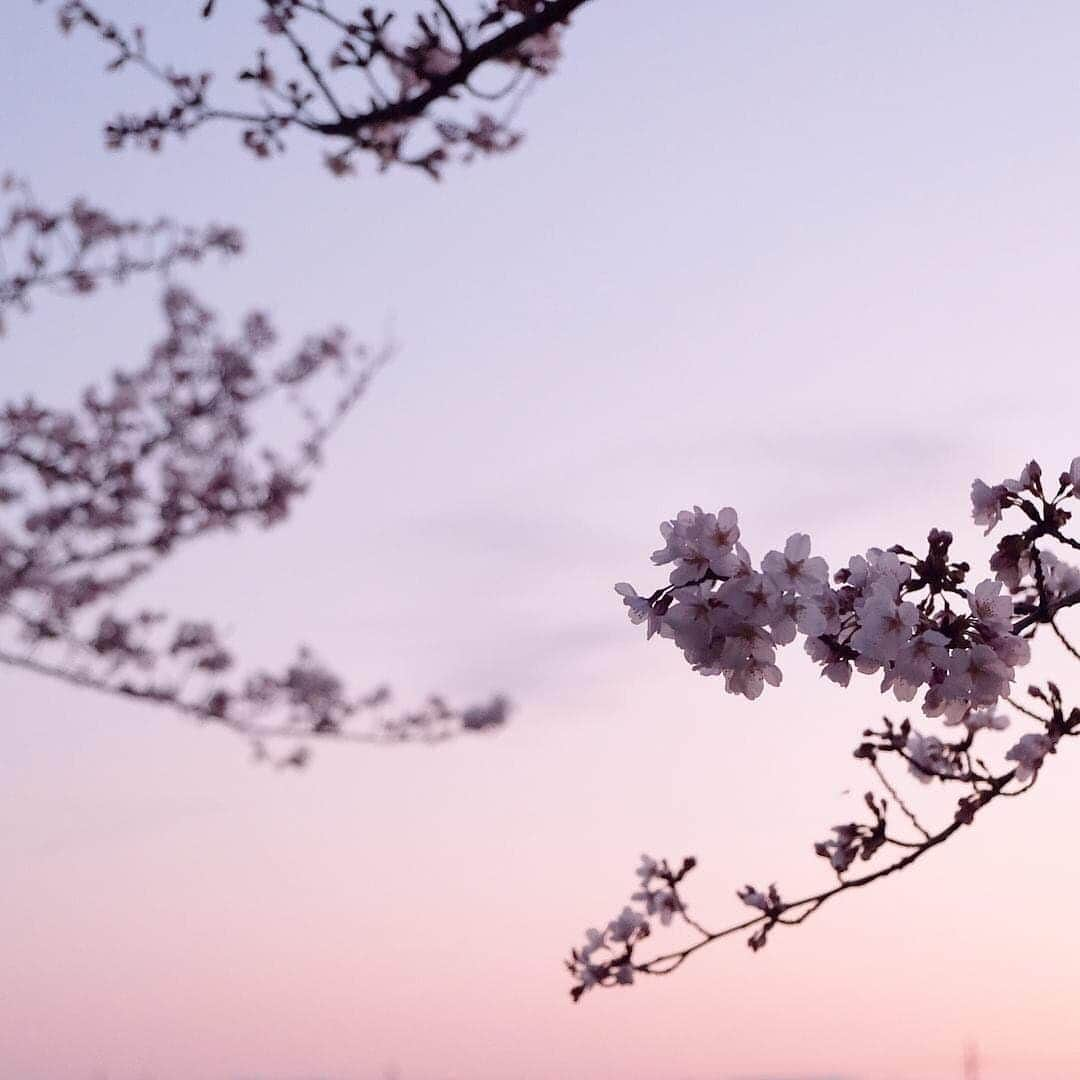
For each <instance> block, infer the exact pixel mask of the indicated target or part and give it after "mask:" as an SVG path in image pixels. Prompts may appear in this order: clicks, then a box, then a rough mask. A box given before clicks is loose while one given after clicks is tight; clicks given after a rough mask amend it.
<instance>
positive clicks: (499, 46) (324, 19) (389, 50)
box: [39, 0, 588, 178]
mask: <svg viewBox="0 0 1080 1080" xmlns="http://www.w3.org/2000/svg"><path fill="white" fill-rule="evenodd" d="M39 2H40V0H39ZM587 2H588V0H493V2H483V3H480V4H479V5H478V10H477V12H476V14H475V15H474V16H473V17H472V18H471V19H465V18H463V17H462V16H460V15H458V14H456V13H455V12H454V11H453V9H452V8H451V5H450V4H449V3H446V2H444V0H436V2H434V3H433V4H432V5H431V7H430V8H429V9H428V10H427V11H425V12H421V13H420V14H418V15H416V16H415V18H414V19H412V20H406V19H401V18H398V17H397V16H396V14H395V13H394V12H393V11H387V12H382V11H379V10H377V9H376V8H374V7H364V8H362V9H361V10H360V12H359V13H358V14H357V15H356V16H355V18H354V17H353V16H352V15H351V14H349V15H345V14H342V13H341V9H344V10H348V11H351V12H354V11H355V10H356V9H355V8H353V7H351V6H349V5H340V6H339V5H331V4H330V3H328V2H325V0H257V3H255V7H256V8H257V9H258V10H260V11H261V12H262V15H261V17H260V19H259V24H260V28H261V32H262V34H263V35H264V36H265V37H266V43H265V44H264V45H262V46H259V47H258V48H257V49H256V51H255V56H254V60H253V61H252V62H251V63H250V64H249V66H247V67H245V68H244V69H243V70H241V71H240V72H239V74H238V75H237V78H238V80H239V81H241V82H243V83H246V84H250V86H251V87H253V88H254V91H255V93H254V94H253V95H251V96H253V97H254V98H255V105H254V107H252V106H250V105H249V106H247V107H242V106H241V107H234V106H233V105H231V104H230V105H227V106H226V105H222V104H219V103H218V102H217V101H216V100H211V86H212V84H213V83H214V82H215V78H216V77H215V74H214V73H213V72H210V71H199V72H191V71H187V72H182V71H179V70H177V69H175V68H173V67H171V66H168V65H163V64H161V63H160V62H158V61H157V60H155V59H152V58H151V57H150V55H149V53H148V51H147V43H146V33H145V31H144V30H143V28H142V27H136V28H135V29H133V30H132V31H131V32H126V31H124V30H122V29H121V28H120V27H118V26H117V25H116V24H115V23H114V22H111V21H109V20H108V19H107V18H105V17H104V16H102V15H101V14H99V12H98V11H97V10H96V9H95V8H93V7H91V5H89V4H87V3H84V2H83V0H63V2H62V3H60V4H59V5H58V18H59V24H60V27H61V29H62V30H63V31H64V32H65V33H66V32H69V31H71V30H73V29H74V28H76V27H80V26H81V27H85V28H87V29H89V30H90V31H92V32H93V33H94V34H95V35H96V36H97V37H98V38H99V39H100V40H101V41H102V42H103V43H104V44H105V45H106V46H108V48H109V49H110V50H111V53H112V56H111V59H110V61H109V64H108V67H109V69H110V70H118V69H120V68H124V67H128V66H133V67H137V68H140V69H142V70H143V71H144V72H146V73H147V74H149V75H150V76H151V77H152V78H154V79H155V80H157V81H158V82H160V83H162V84H163V85H164V86H165V87H166V88H167V90H168V92H169V100H168V101H167V103H166V104H165V105H163V106H159V107H156V108H153V109H150V110H148V111H145V112H140V113H132V114H126V115H122V116H119V117H117V118H116V119H115V120H114V121H112V122H111V123H110V124H108V126H107V127H106V129H105V137H106V143H107V145H108V146H110V147H113V148H119V147H122V146H125V145H127V144H128V143H134V144H136V145H139V146H143V147H146V148H149V149H152V150H157V149H159V148H160V147H161V145H162V142H163V140H164V139H165V138H166V137H167V136H169V135H175V136H183V135H186V134H188V133H189V132H192V131H194V130H195V129H197V128H199V127H202V126H203V125H205V124H207V123H212V122H226V123H232V124H238V125H240V127H241V130H242V140H243V143H244V145H245V146H246V147H247V148H248V149H249V150H250V151H252V152H253V153H255V154H256V155H257V156H259V157H269V156H271V155H272V154H275V153H278V152H280V151H282V150H284V148H285V137H286V135H287V134H288V132H289V131H291V130H294V129H295V130H300V131H303V132H306V133H308V134H310V135H313V136H316V137H318V138H320V139H323V140H326V141H327V142H328V144H329V145H330V147H331V149H329V150H328V151H327V152H326V154H325V161H326V164H327V166H328V167H329V168H330V169H331V171H332V172H334V173H335V174H337V175H344V174H347V173H351V172H353V170H354V162H355V159H356V157H357V155H360V154H369V155H371V156H373V157H374V159H375V160H376V162H377V165H378V168H379V169H380V170H384V169H387V168H389V167H390V166H391V165H407V166H412V167H414V168H419V169H422V170H424V171H425V172H427V173H428V174H429V175H431V176H432V177H436V178H437V177H438V176H439V175H440V174H441V171H442V169H443V167H444V166H445V165H446V164H447V162H448V161H450V160H451V159H452V158H455V157H456V158H458V159H459V160H463V161H470V160H472V159H473V158H474V157H476V156H477V155H486V154H496V153H502V152H505V151H507V150H510V149H513V147H515V146H516V145H517V144H518V142H519V141H520V139H521V134H520V132H518V131H516V130H514V129H513V127H512V123H513V119H514V115H515V113H516V112H517V109H518V107H519V106H520V104H521V101H522V99H523V96H524V94H525V93H527V91H528V89H529V86H530V85H531V83H532V81H533V80H535V79H536V78H538V77H542V76H545V75H548V74H550V72H551V71H552V70H553V69H554V67H555V64H556V63H557V61H558V59H559V56H560V55H561V32H562V29H563V27H564V26H565V25H566V24H567V23H568V22H569V20H570V17H571V15H572V14H573V13H574V12H575V11H576V10H577V9H578V8H579V7H581V6H583V5H584V4H585V3H587ZM214 7H215V5H214V4H213V3H209V4H206V5H205V6H204V7H203V9H202V14H203V16H204V17H209V16H211V15H213V13H214ZM402 23H405V24H406V25H404V26H402V25H401V24H402ZM485 80H486V81H485ZM249 100H250V99H249ZM500 101H502V102H505V104H506V108H505V109H504V111H503V112H502V114H501V115H496V113H495V112H493V111H492V108H491V105H492V103H493V102H500Z"/></svg>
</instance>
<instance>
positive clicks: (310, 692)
mask: <svg viewBox="0 0 1080 1080" xmlns="http://www.w3.org/2000/svg"><path fill="white" fill-rule="evenodd" d="M38 2H41V0H38ZM585 2H586V0H491V2H484V3H481V4H480V5H479V6H478V9H477V10H476V11H475V13H474V14H473V15H472V16H471V17H468V18H466V17H465V16H463V15H461V14H459V13H456V12H455V11H454V10H453V8H452V7H451V5H450V4H449V3H445V2H443V0H436V2H435V3H434V4H432V5H431V6H430V7H427V8H424V7H423V6H422V7H421V10H419V11H418V12H416V13H415V14H414V17H413V18H412V19H405V18H402V17H399V15H398V13H396V12H394V11H379V10H376V9H375V8H374V7H360V8H359V9H357V8H356V6H355V5H344V4H343V5H332V4H330V3H328V2H326V0H258V2H256V3H254V5H253V6H254V11H255V12H256V13H257V15H258V18H257V19H256V20H255V22H254V29H255V33H256V35H257V37H258V39H259V41H258V43H257V44H256V45H255V46H254V50H253V55H250V54H249V62H248V63H247V66H245V67H244V68H242V69H241V70H240V71H239V72H238V74H237V75H236V82H237V84H238V91H239V94H240V100H239V101H229V102H226V103H222V102H219V101H218V99H217V98H216V97H215V96H214V95H215V94H216V92H217V87H216V79H215V73H214V72H211V71H205V70H197V71H193V70H180V69H178V68H176V67H173V66H172V65H171V64H169V63H167V62H163V61H159V60H158V59H156V58H154V57H152V56H151V54H150V52H149V49H148V45H147V33H146V30H145V29H144V28H143V27H141V26H140V27H134V28H132V29H131V30H130V31H127V30H124V29H121V28H120V27H119V26H118V25H117V24H116V23H115V22H113V21H112V20H110V19H109V18H108V17H107V16H105V15H104V14H102V13H101V12H99V11H98V10H97V9H96V8H95V7H93V6H91V5H90V4H87V3H84V2H83V0H60V2H59V3H56V4H55V5H52V6H53V7H54V8H55V11H56V15H57V19H58V24H59V27H60V29H61V30H62V31H63V32H64V33H71V32H72V31H75V30H80V29H81V30H85V31H89V32H90V33H91V34H92V35H94V36H95V37H96V38H97V39H98V40H99V41H100V42H101V43H102V44H103V45H104V46H105V47H106V49H107V51H108V64H107V67H108V69H109V70H111V71H117V70H120V69H123V68H136V69H138V70H140V71H141V72H142V73H144V74H145V75H147V76H149V77H150V79H151V80H153V81H155V82H156V83H158V84H159V85H160V86H161V87H162V88H163V89H164V91H165V95H166V101H165V103H164V104H161V105H157V106H152V107H150V108H149V109H145V110H143V111H139V112H134V113H130V114H125V115H122V116H120V117H117V118H116V119H115V120H114V121H112V122H111V123H109V124H108V125H107V126H106V129H105V138H106V145H107V146H108V147H110V148H113V149H115V148H120V147H123V146H126V145H129V144H133V145H136V146H139V147H143V148H148V149H151V150H158V149H160V148H161V147H162V146H163V145H164V143H165V142H166V140H168V139H170V138H172V137H184V136H187V135H189V134H191V133H192V132H194V131H196V130H197V129H199V128H202V127H204V126H206V125H209V124H213V123H226V124H233V125H239V127H240V130H241V141H242V143H243V145H244V146H246V147H247V149H248V150H250V151H251V152H253V153H254V154H255V155H256V156H258V157H260V158H269V157H272V156H275V155H277V154H278V153H280V152H281V151H282V150H284V148H285V145H286V139H287V138H288V137H289V136H291V135H292V134H294V133H303V134H305V135H308V136H313V137H315V138H317V139H318V140H319V141H320V142H321V143H322V144H323V146H324V148H325V149H324V158H325V162H326V165H327V167H328V168H329V169H330V171H331V172H332V173H333V174H335V175H338V176H341V175H345V174H349V173H353V172H354V171H355V163H356V161H357V160H358V159H360V158H361V157H365V156H366V157H367V158H368V159H369V160H372V161H373V162H374V163H375V165H376V168H377V169H378V171H385V170H387V169H389V168H390V167H391V166H397V165H401V166H410V167H413V168H416V169H420V170H422V171H423V172H424V173H426V174H428V175H429V176H431V177H434V178H438V177H439V176H440V175H441V172H442V170H443V168H444V166H445V165H446V164H447V163H449V162H450V161H452V160H455V159H456V160H462V161H469V160H472V159H473V158H475V157H477V156H478V155H490V154H496V153H502V152H505V151H508V150H511V149H513V148H514V147H515V146H517V145H518V143H519V142H520V139H521V133H520V131H518V130H516V129H515V128H513V127H512V126H511V125H512V122H513V119H514V116H515V114H516V112H517V110H518V109H519V108H520V105H521V103H522V101H523V99H524V97H525V95H526V94H527V93H528V91H529V89H530V88H531V86H532V85H533V83H534V82H535V80H536V79H538V78H542V77H544V76H546V75H548V74H550V73H551V72H552V70H553V69H554V67H555V65H556V62H557V60H558V58H559V56H560V54H561V38H562V33H563V29H564V28H565V26H566V24H567V23H568V21H569V18H570V16H571V14H572V13H573V12H574V11H575V10H576V9H577V8H579V7H581V6H582V5H583V4H584V3H585ZM214 8H215V3H214V0H207V2H202V3H200V9H201V10H200V11H199V13H200V14H201V15H202V17H203V18H210V17H211V16H213V15H214ZM194 10H195V9H193V12H194ZM498 103H502V112H501V114H499V115H496V114H495V113H494V112H493V111H492V109H493V107H494V105H497V104H498ZM0 196H3V198H4V199H5V200H6V205H5V206H4V208H3V209H2V210H0V319H2V318H3V316H4V314H5V312H7V311H21V312H26V311H28V310H30V307H31V299H32V296H33V294H35V293H36V292H38V291H43V290H51V291H59V292H61V293H68V294H75V295H79V294H86V293H88V292H92V291H93V290H94V289H96V288H97V287H98V286H99V285H101V284H102V283H103V282H105V281H110V280H111V281H116V282H123V281H124V280H126V279H127V278H129V277H130V276H131V275H133V274H137V273H146V272H155V273H159V274H162V275H166V276H168V275H169V274H170V273H171V272H172V271H173V270H174V269H175V268H177V267H178V266H180V265H183V264H189V265H190V264H194V263H197V262H199V261H201V260H202V259H203V258H205V257H206V256H207V255H209V254H211V253H214V252H216V253H218V254H220V255H222V256H224V257H232V256H234V255H237V254H239V252H240V250H241V248H242V239H241V236H240V233H239V232H238V231H237V230H236V229H234V228H232V227H225V226H217V225H214V226H209V227H205V228H192V227H189V226H181V225H178V224H177V223H176V222H174V221H173V220H172V219H169V218H161V219H159V220H156V221H153V222H144V221H140V220H135V219H128V218H123V217H121V216H118V215H114V214H112V213H110V212H108V211H105V210H102V209H100V208H98V207H96V206H94V205H92V204H91V203H89V202H87V201H86V200H85V199H75V200H73V201H72V202H71V203H70V205H69V206H67V207H64V208H62V209H60V210H49V209H46V208H44V207H43V206H41V205H40V204H39V203H38V202H37V201H36V200H35V199H34V196H33V193H32V191H31V190H30V188H29V187H28V186H27V185H26V184H25V183H23V182H20V181H17V180H15V179H13V178H10V177H9V178H6V179H5V180H4V181H3V184H2V187H0ZM162 315H163V320H164V330H163V334H162V337H161V339H160V341H158V342H157V343H156V344H155V345H154V346H153V347H152V348H151V349H150V351H149V354H148V357H147V359H146V360H145V361H144V362H143V363H142V364H141V365H138V366H134V367H131V368H129V369H127V370H124V371H116V372H114V373H113V375H112V377H111V378H110V379H109V380H107V381H106V382H105V383H103V384H101V385H98V386H91V387H89V388H87V390H86V391H85V392H84V394H83V396H82V399H81V401H80V403H79V405H78V407H76V408H74V409H57V408H50V407H48V406H46V405H44V404H41V403H39V402H37V401H36V400H35V399H34V398H33V397H26V398H25V399H24V400H22V401H18V402H14V401H13V402H10V403H9V404H8V405H7V406H6V407H5V408H4V409H3V412H2V413H0V664H4V665H7V666H9V667H13V668H18V669H22V670H25V671H31V672H35V673H38V674H41V675H45V676H49V677H51V678H56V679H60V680H62V681H64V682H67V683H71V684H74V685H76V686H79V687H84V688H87V689H91V690H94V691H96V692H99V693H103V694H111V695H118V696H122V697H127V698H135V699H138V700H140V701H143V702H146V703H147V704H152V705H155V706H158V707H161V708H165V709H168V710H171V711H172V712H174V713H179V714H182V715H185V716H188V717H191V718H194V719H196V720H199V721H202V722H205V723H211V724H215V725H219V726H224V727H226V728H229V729H230V730H233V731H236V732H238V733H240V734H242V735H244V736H246V737H248V738H250V739H251V740H253V742H254V745H255V746H256V748H257V750H258V752H259V753H260V755H263V756H265V755H266V754H267V753H268V751H267V750H266V747H267V745H268V744H269V743H270V742H271V741H272V740H274V739H277V738H288V739H291V740H293V743H294V748H293V749H292V750H290V751H288V752H287V753H286V754H285V755H284V756H278V758H277V760H279V761H280V762H281V763H283V764H292V765H299V764H303V762H304V761H305V759H306V756H307V753H308V745H309V743H310V740H311V739H312V738H315V737H334V738H336V739H348V740H353V741H362V742H370V743H388V742H403V741H417V740H419V741H428V742H431V741H440V740H442V739H445V738H448V737H450V736H452V735H455V734H458V733H462V732H488V731H493V730H496V729H498V728H499V727H501V726H502V724H503V723H504V722H505V719H506V716H507V710H508V705H507V702H506V699H505V698H503V697H501V696H496V697H494V698H492V699H490V700H489V701H487V702H484V703H480V704H475V705H471V706H466V707H452V706H450V705H448V704H447V703H446V702H445V701H443V699H442V698H441V697H439V696H437V695H433V696H431V697H430V698H428V699H427V700H426V702H424V704H422V705H421V706H419V707H417V708H414V709H411V710H405V711H396V710H392V709H390V708H389V692H388V691H387V690H386V688H385V687H375V688H373V689H370V690H367V691H365V692H358V691H351V690H349V689H347V687H346V684H345V681H344V680H343V679H342V677H341V676H339V675H338V674H336V673H335V672H333V671H331V670H330V669H328V668H327V667H326V666H324V665H323V664H322V663H321V662H320V661H319V660H318V659H317V657H316V656H315V654H314V653H312V652H311V651H310V650H309V649H307V648H300V649H298V651H297V654H296V657H295V659H294V660H293V661H292V662H291V663H290V664H288V665H286V666H285V667H284V668H282V669H269V668H265V667H255V668H253V669H251V670H249V671H248V672H247V673H246V674H244V675H242V676H234V675H233V669H234V667H235V660H234V657H233V656H232V654H231V652H230V651H229V649H228V648H227V647H226V645H225V643H224V642H223V640H222V636H221V634H220V633H219V631H218V630H217V629H215V627H214V626H213V625H211V624H210V623H208V622H206V621H204V620H198V619H192V618H190V617H187V616H175V615H172V614H169V613H167V612H164V611H160V610H151V609H143V608H139V609H136V610H130V609H128V610H123V609H122V608H121V607H120V604H121V602H122V601H123V599H124V596H125V594H126V593H127V592H128V590H129V589H130V588H131V587H132V586H133V585H135V584H136V583H138V582H141V581H142V580H143V579H144V578H145V577H146V576H147V575H148V574H150V573H151V572H152V571H153V570H154V569H155V567H157V566H159V565H160V564H161V563H162V562H163V561H164V560H166V559H168V558H169V557H170V556H171V555H172V554H174V553H175V552H176V551H178V550H180V549H182V548H183V547H184V546H185V545H186V544H187V543H189V542H190V541H191V540H194V539H196V538H198V537H202V536H205V535H208V534H211V533H215V532H222V531H226V530H227V531H236V530H238V529H240V528H243V527H250V526H261V527H264V528H267V527H272V526H274V525H276V524H278V523H279V522H281V521H283V520H284V519H285V518H286V516H287V515H288V514H289V512H290V510H291V509H292V506H293V504H294V502H295V501H296V499H297V498H298V497H299V496H301V495H302V494H303V493H304V492H305V491H306V490H307V488H308V486H309V484H310V481H311V474H312V472H313V471H314V469H315V468H316V467H317V465H318V464H319V462H320V461H321V459H322V454H323V450H324V448H325V445H326V443H327V440H328V439H329V437H330V436H331V434H332V433H333V431H334V430H335V428H336V427H337V426H338V425H339V424H340V423H341V422H342V421H343V420H344V419H345V418H346V416H347V415H348V414H349V413H350V411H351V410H352V408H353V406H354V405H355V404H356V402H357V401H358V400H359V398H360V397H361V395H362V394H363V392H364V390H365V389H366V388H367V386H368V384H369V382H370V379H371V378H372V376H373V375H374V373H375V372H376V371H377V370H378V368H379V367H381V366H382V364H383V363H385V362H386V360H387V358H388V355H389V354H388V350H386V349H384V350H381V351H377V352H374V353H372V352H370V351H369V350H367V349H366V348H364V347H362V346H360V345H358V344H356V343H355V342H354V341H353V340H352V338H351V336H350V335H349V334H348V333H347V332H346V331H345V330H344V329H343V328H341V327H333V328H330V329H328V330H325V331H323V332H321V333H318V334H314V335H312V336H310V337H309V338H307V339H306V340H304V341H302V342H300V343H298V344H297V345H295V346H294V347H293V348H292V350H291V351H285V352H284V353H282V352H281V351H280V350H279V349H278V343H277V335H276V334H275V332H274V330H273V327H272V323H271V320H270V318H269V316H268V315H267V314H266V313H265V312H258V311H256V312H252V313H251V314H249V315H248V316H247V317H246V318H245V319H243V320H242V321H241V323H240V325H239V326H238V327H237V328H236V329H235V330H233V331H231V332H227V331H225V330H223V329H221V328H220V326H219V323H218V319H217V317H216V316H215V315H214V314H213V313H212V312H211V311H210V310H209V309H208V308H207V307H205V306H204V305H203V304H202V303H201V302H200V301H199V300H197V299H196V297H195V296H194V294H193V293H191V292H190V291H189V290H188V289H186V288H184V287H182V286H180V285H178V284H176V283H175V282H174V281H171V280H170V281H169V283H168V284H167V287H166V289H165V293H164V297H163V300H162ZM2 325H3V324H2V322H0V329H2ZM282 409H285V410H287V411H288V412H289V413H291V415H292V417H293V421H294V423H293V429H294V438H293V448H292V450H291V451H290V452H283V451H282V450H281V449H280V447H281V445H282V438H281V430H282V427H281V425H282V421H281V415H282ZM268 416H272V417H273V420H274V425H273V430H274V435H275V438H274V447H275V448H274V449H271V448H270V446H269V445H268V440H267V439H266V438H265V437H264V436H263V435H262V432H263V429H264V428H265V426H266V419H267V417H268ZM297 740H299V741H297Z"/></svg>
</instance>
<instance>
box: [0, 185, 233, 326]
mask: <svg viewBox="0 0 1080 1080" xmlns="http://www.w3.org/2000/svg"><path fill="white" fill-rule="evenodd" d="M242 248H243V240H242V237H241V235H240V233H239V231H238V230H237V229H235V228H232V227H231V226H223V225H209V226H204V227H201V228H194V227H191V226H184V225H178V224H177V223H176V222H175V221H172V220H170V219H169V218H165V217H161V218H158V219H157V220H155V221H139V220H137V219H133V218H119V217H117V216H116V215H114V214H112V213H111V212H109V211H108V210H104V209H102V208H101V207H98V206H94V205H93V204H92V203H90V202H88V201H87V200H86V199H82V198H76V199H72V200H71V202H70V203H69V204H68V205H67V206H65V207H63V208H62V209H59V210H52V209H47V208H46V207H44V206H42V205H41V203H40V202H39V201H38V200H37V199H35V198H34V194H33V192H32V190H31V188H30V186H29V184H27V183H26V181H24V180H20V179H19V178H17V177H15V176H12V175H10V174H9V175H5V176H3V177H0V331H2V330H3V315H4V311H5V309H7V308H11V307H18V308H22V309H23V310H26V309H27V308H28V306H29V295H30V293H31V292H32V291H33V290H35V289H38V288H51V289H56V290H59V291H61V292H66V293H79V294H83V293H88V292H92V291H93V290H94V289H96V288H97V286H98V284H99V282H101V281H106V280H108V281H117V282H123V281H125V280H126V279H127V278H129V277H130V276H131V275H132V274H135V273H141V272H146V271H157V272H162V273H164V272H166V271H168V270H170V269H171V268H172V267H174V266H176V265H178V264H192V263H198V262H200V261H201V260H202V259H204V258H205V257H206V256H207V255H208V254H210V253H211V252H216V253H217V254H219V255H221V256H226V257H227V256H233V255H238V254H239V253H240V251H241V250H242Z"/></svg>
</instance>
